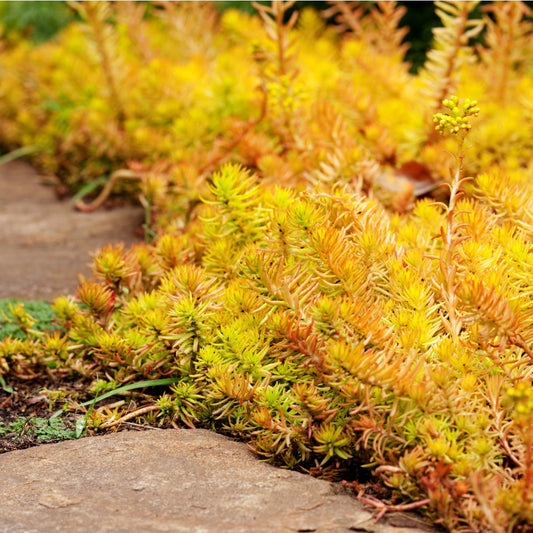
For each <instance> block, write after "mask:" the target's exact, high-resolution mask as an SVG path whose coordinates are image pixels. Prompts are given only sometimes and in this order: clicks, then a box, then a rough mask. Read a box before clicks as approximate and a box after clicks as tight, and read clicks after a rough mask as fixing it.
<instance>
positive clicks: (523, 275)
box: [0, 2, 533, 532]
mask: <svg viewBox="0 0 533 533" xmlns="http://www.w3.org/2000/svg"><path fill="white" fill-rule="evenodd" d="M75 7H76V8H77V9H78V10H79V12H80V14H81V17H82V19H83V21H84V22H83V23H79V24H73V25H70V26H69V27H68V28H67V29H66V30H64V31H63V32H62V34H60V36H59V37H58V38H57V39H55V40H54V41H51V42H48V43H46V44H43V45H40V46H29V45H27V44H25V43H24V42H21V43H18V44H16V45H15V44H13V43H11V45H10V46H7V47H6V49H5V50H3V52H2V54H1V56H0V66H1V68H2V70H3V71H4V76H3V78H2V81H1V83H0V90H1V92H2V99H0V117H1V118H0V125H1V128H0V139H1V141H2V142H3V143H4V145H5V146H8V147H10V148H16V147H18V146H21V145H24V144H31V145H36V146H38V147H40V148H41V150H40V151H39V152H36V153H34V155H33V158H34V159H33V161H34V163H35V164H36V165H38V166H39V167H40V168H42V169H44V170H48V171H49V172H53V173H55V174H56V175H57V176H58V179H59V180H61V182H62V183H63V184H65V185H67V186H69V187H72V188H75V189H76V188H82V190H85V191H87V190H89V189H91V187H92V185H93V184H94V185H100V186H103V192H102V193H101V194H100V196H98V197H97V198H96V200H94V202H92V203H87V202H85V201H79V203H78V206H79V207H80V208H81V209H87V210H90V209H93V208H96V207H97V206H98V205H99V204H100V203H101V202H102V201H103V199H104V198H105V197H106V196H107V195H108V194H109V193H115V194H116V193H122V194H133V195H135V194H137V195H138V196H139V198H140V199H141V202H142V203H143V205H144V206H145V208H146V210H147V221H146V228H145V229H146V231H147V243H146V244H142V245H136V246H133V247H131V248H130V249H124V247H120V246H114V247H113V246H109V247H106V248H104V249H103V250H101V251H99V252H98V253H97V254H95V256H94V274H95V279H94V280H85V281H83V282H82V283H81V284H80V287H79V290H78V293H77V295H76V296H75V297H72V296H63V297H61V298H58V299H57V300H56V301H55V303H54V305H53V310H54V313H55V316H56V323H57V325H58V326H59V327H60V329H58V330H55V331H50V332H44V333H43V332H40V331H36V330H34V329H33V326H34V320H33V319H32V317H31V315H30V314H29V313H27V312H26V311H25V310H24V309H23V307H22V306H13V307H12V308H11V309H12V310H11V318H10V320H12V321H13V322H14V323H16V324H18V326H19V328H20V329H21V330H22V331H23V332H24V333H25V334H24V335H22V338H15V337H13V336H6V337H5V338H4V339H3V340H1V341H0V375H1V376H2V377H3V379H4V380H6V382H8V381H9V379H10V377H20V376H28V375H32V374H39V373H42V372H46V371H47V369H49V368H51V367H54V368H55V369H56V370H58V369H59V370H61V371H64V372H70V373H72V375H77V376H84V377H89V378H91V377H92V378H94V379H95V381H94V386H93V392H95V393H101V392H102V391H105V390H110V389H111V390H112V389H113V388H116V387H119V386H120V385H124V384H134V383H136V382H146V381H148V382H149V381H150V380H152V381H154V382H155V380H159V379H167V380H168V382H167V383H171V384H170V385H167V388H166V391H164V392H163V393H162V394H159V395H157V396H153V399H152V401H151V403H149V404H148V405H145V406H144V407H143V408H142V409H138V410H137V411H136V412H134V413H131V412H129V413H128V412H127V410H125V409H124V406H123V405H118V406H117V407H115V409H97V408H94V409H91V410H90V411H89V412H88V414H87V416H86V423H87V425H88V427H89V428H92V429H93V430H95V429H98V428H105V427H111V426H114V425H116V424H117V423H118V422H119V421H120V420H125V419H128V420H129V419H131V418H130V417H131V416H141V415H143V416H145V417H147V418H148V419H151V420H153V421H157V420H160V421H162V422H163V421H164V422H166V423H168V422H169V421H176V422H179V423H184V424H187V425H189V426H198V427H212V428H218V429H220V430H226V431H231V432H233V433H234V434H236V435H239V436H240V437H242V438H243V439H246V440H248V441H249V442H250V443H251V444H252V446H253V447H254V449H255V450H256V451H257V452H258V453H259V454H260V455H261V456H263V457H265V458H268V459H272V460H276V461H278V462H279V463H281V464H284V465H287V466H289V467H299V468H303V469H306V470H312V471H313V472H315V473H318V474H323V475H329V476H333V475H335V473H336V472H337V473H339V475H346V474H347V473H349V472H350V471H355V470H357V469H360V468H361V467H364V468H368V469H370V470H371V471H372V473H373V474H374V475H375V476H378V477H379V478H380V479H381V480H382V481H383V483H384V484H386V485H387V486H388V487H390V488H391V489H392V490H393V491H394V493H395V495H396V498H397V500H396V503H398V504H402V503H404V504H410V505H411V507H413V508H414V507H420V509H422V510H423V511H424V512H426V513H427V514H428V515H430V516H431V517H432V518H433V519H434V520H435V521H436V522H438V523H440V524H442V525H443V526H444V527H445V528H447V529H448V530H450V531H495V532H500V531H501V532H504V531H516V532H518V531H531V527H533V416H532V415H533V389H532V387H531V377H532V373H533V247H532V238H533V200H532V198H533V175H532V173H533V167H532V166H531V165H532V164H531V160H532V155H533V140H532V136H531V131H532V125H533V124H532V122H533V107H532V104H531V102H533V51H532V50H531V47H530V46H529V45H528V38H530V36H531V29H532V25H531V18H530V12H529V9H528V7H527V6H526V5H525V4H523V3H522V2H495V3H491V4H489V5H487V6H485V7H484V8H483V10H481V11H480V10H479V9H477V8H478V7H479V6H478V3H477V2H436V9H437V13H438V15H439V17H440V19H441V21H442V27H441V28H438V29H435V43H434V49H433V50H432V51H431V52H430V54H429V56H428V60H427V62H426V65H425V66H424V68H423V69H422V70H421V71H420V72H419V74H417V75H412V74H409V66H408V65H406V64H405V63H404V62H402V58H403V54H404V52H405V45H404V44H402V39H403V37H404V35H405V32H404V30H402V29H401V28H399V26H398V23H399V20H400V19H401V17H402V14H403V9H404V8H402V7H398V6H397V5H396V4H395V3H394V2H378V3H376V4H375V5H358V4H351V3H343V2H337V3H333V4H332V7H331V10H330V13H329V15H330V16H333V15H335V14H336V21H337V24H336V25H335V26H328V27H326V26H325V25H324V24H323V23H322V22H321V19H320V18H319V15H318V14H317V13H315V12H313V11H304V12H302V13H300V16H299V18H298V19H297V14H292V15H290V16H288V15H287V12H286V11H287V9H288V8H289V7H290V5H289V4H287V3H280V2H274V3H273V4H272V6H265V5H260V6H257V9H258V12H259V16H249V15H245V14H242V13H238V12H235V11H228V12H226V13H225V14H224V15H223V16H221V17H218V16H217V15H215V13H214V12H213V11H212V10H211V9H210V7H209V5H207V4H202V3H185V2H184V3H178V4H172V3H165V4H162V5H160V6H155V7H154V6H152V9H151V11H150V12H149V13H145V12H144V10H145V6H144V5H141V4H135V3H133V4H131V3H116V4H113V5H111V4H108V3H106V2H83V3H76V4H75ZM296 7H297V6H296ZM293 13H296V12H293ZM336 30H340V33H338V32H336ZM482 31H483V33H482ZM480 36H481V37H480ZM474 38H477V41H476V44H475V45H474V44H473V42H472V40H473V39H474ZM453 94H458V95H460V96H462V98H457V97H456V96H451V95H453ZM470 176H471V177H470ZM83 188H85V189H83ZM94 191H96V188H95V189H94ZM6 316H7V313H6ZM19 337H20V336H19ZM93 407H94V406H93Z"/></svg>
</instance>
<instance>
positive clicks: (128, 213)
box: [0, 161, 143, 301]
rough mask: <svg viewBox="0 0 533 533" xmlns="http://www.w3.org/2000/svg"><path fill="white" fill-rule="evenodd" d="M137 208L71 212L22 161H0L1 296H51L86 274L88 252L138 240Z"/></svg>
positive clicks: (72, 288)
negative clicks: (136, 232) (4, 163)
mask: <svg viewBox="0 0 533 533" xmlns="http://www.w3.org/2000/svg"><path fill="white" fill-rule="evenodd" d="M142 219H143V210H142V208H140V207H122V208H117V209H113V210H108V211H106V210H99V211H96V212H94V213H81V212H78V211H75V210H74V209H73V207H72V205H71V204H70V202H69V201H68V200H67V201H63V202H59V201H58V200H57V198H56V196H55V194H54V191H53V189H52V188H50V187H46V186H44V185H42V184H40V177H39V175H38V174H37V173H36V172H35V171H34V170H33V169H32V168H31V167H30V166H29V165H27V164H25V163H23V162H21V161H14V162H11V163H8V164H6V165H1V166H0V250H1V253H0V298H23V299H25V300H36V299H44V300H50V301H51V300H53V299H54V298H56V297H57V296H60V295H61V294H70V293H75V292H76V289H77V286H78V274H83V275H85V276H86V277H89V276H90V268H89V264H90V261H91V257H90V255H89V252H94V251H96V250H98V249H99V248H101V247H103V246H105V245H106V244H109V243H118V242H124V243H125V244H126V245H128V244H131V243H133V242H135V241H136V240H137V238H136V237H135V230H136V229H138V228H139V227H140V226H141V224H142Z"/></svg>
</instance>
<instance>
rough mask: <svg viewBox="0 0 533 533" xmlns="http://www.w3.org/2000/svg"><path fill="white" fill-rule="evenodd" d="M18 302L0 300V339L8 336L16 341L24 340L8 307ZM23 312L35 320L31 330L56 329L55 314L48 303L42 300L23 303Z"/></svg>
mask: <svg viewBox="0 0 533 533" xmlns="http://www.w3.org/2000/svg"><path fill="white" fill-rule="evenodd" d="M20 302H21V301H20V300H17V299H13V298H6V299H0V339H2V338H4V337H7V336H8V335H11V336H12V337H14V338H17V339H24V338H26V334H25V333H24V331H23V330H22V329H21V328H20V325H19V324H18V323H17V321H16V320H15V317H14V316H13V314H12V312H11V309H10V306H15V305H16V304H18V303H20ZM24 310H25V311H26V312H27V313H28V314H29V315H30V316H31V317H32V318H34V319H35V320H36V322H35V324H34V325H33V326H32V329H34V330H36V331H46V330H52V329H57V328H58V327H57V326H56V325H55V324H53V320H54V318H55V314H54V311H53V310H52V307H51V305H50V304H49V303H48V302H45V301H43V300H36V301H30V302H24Z"/></svg>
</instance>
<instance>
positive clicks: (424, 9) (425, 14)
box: [0, 1, 531, 72]
mask: <svg viewBox="0 0 533 533" xmlns="http://www.w3.org/2000/svg"><path fill="white" fill-rule="evenodd" d="M148 3H149V4H150V2H148ZM263 3H264V2H263ZM367 3H368V4H369V6H370V5H372V4H373V3H374V2H367ZM485 3H488V2H485ZM530 3H531V2H530ZM214 4H215V6H216V7H217V9H219V10H220V11H224V10H227V9H239V10H241V11H246V12H248V13H253V12H254V11H255V10H254V7H253V5H252V2H235V1H221V2H215V3H214ZM399 4H402V5H405V6H406V7H407V13H406V15H405V16H404V18H403V20H402V25H403V26H407V27H408V28H409V33H408V35H407V37H406V41H408V42H409V44H410V48H409V51H408V52H407V56H406V60H407V61H408V62H410V63H412V65H413V68H412V70H413V72H416V70H418V68H419V67H420V66H422V65H423V63H424V60H425V57H426V53H427V51H428V50H429V49H430V47H431V41H432V38H433V37H432V33H431V28H433V27H434V26H437V25H438V24H439V19H438V17H437V16H436V15H435V12H434V7H433V3H432V2H399ZM308 6H310V7H314V8H315V9H317V10H319V11H320V10H324V9H326V8H327V7H328V3H327V2H309V1H300V2H297V5H296V6H295V7H296V8H297V9H299V10H301V9H302V8H304V7H308ZM77 18H78V17H77V14H76V13H75V12H74V10H72V9H70V8H69V7H68V4H67V2H50V1H44V2H34V1H28V2H22V1H18V2H0V24H1V25H2V26H3V27H4V28H5V30H4V31H5V37H7V38H8V39H13V38H20V37H23V38H26V39H30V40H31V41H32V42H34V43H42V42H45V41H47V40H48V39H51V38H52V37H53V36H54V35H55V34H56V33H57V32H58V31H60V30H61V29H62V28H63V27H65V26H66V25H68V24H69V23H70V22H72V21H74V20H76V19H77Z"/></svg>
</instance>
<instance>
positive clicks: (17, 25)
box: [0, 0, 74, 43]
mask: <svg viewBox="0 0 533 533" xmlns="http://www.w3.org/2000/svg"><path fill="white" fill-rule="evenodd" d="M73 20H74V16H73V13H72V12H71V11H70V10H69V9H68V7H67V5H66V3H65V2H46V1H44V2H33V1H31V0H30V1H24V2H2V3H1V4H0V24H1V25H2V27H3V34H4V36H5V37H6V36H7V38H8V39H10V40H18V39H20V38H21V37H23V38H29V39H31V41H32V42H34V43H42V42H44V41H47V40H48V39H50V38H51V37H53V36H54V35H55V34H56V33H57V32H59V31H60V30H61V29H62V28H64V27H65V26H66V25H68V24H69V23H70V22H72V21H73Z"/></svg>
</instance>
